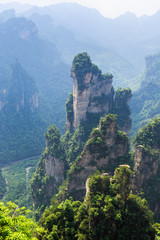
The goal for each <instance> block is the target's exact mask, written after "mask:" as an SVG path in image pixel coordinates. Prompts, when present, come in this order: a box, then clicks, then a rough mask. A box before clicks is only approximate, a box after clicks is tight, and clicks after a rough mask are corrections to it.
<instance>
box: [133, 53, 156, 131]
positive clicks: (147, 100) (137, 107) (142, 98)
mask: <svg viewBox="0 0 160 240" xmlns="http://www.w3.org/2000/svg"><path fill="white" fill-rule="evenodd" d="M159 79H160V54H156V55H153V56H148V57H146V69H145V72H144V74H143V75H142V77H141V81H142V83H141V87H140V89H139V90H138V91H136V92H135V93H134V94H133V97H132V99H131V105H130V106H131V112H132V119H133V121H132V135H134V134H135V133H136V131H137V130H138V129H139V128H140V127H141V126H142V125H144V124H146V123H147V122H149V121H151V120H152V119H153V118H156V117H160V81H159Z"/></svg>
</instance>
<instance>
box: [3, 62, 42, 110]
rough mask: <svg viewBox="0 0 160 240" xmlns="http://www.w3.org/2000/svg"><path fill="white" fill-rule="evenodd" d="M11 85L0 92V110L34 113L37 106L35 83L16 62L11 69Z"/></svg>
mask: <svg viewBox="0 0 160 240" xmlns="http://www.w3.org/2000/svg"><path fill="white" fill-rule="evenodd" d="M11 70H12V76H11V83H10V86H9V88H8V89H2V90H1V96H0V97H1V100H0V110H3V109H4V110H5V111H6V112H7V111H12V112H15V113H16V112H21V111H28V110H29V111H30V112H34V111H35V110H36V109H37V108H38V105H39V102H38V89H37V87H36V84H35V81H34V80H33V79H32V78H31V77H30V76H29V75H28V74H27V73H26V72H25V70H24V69H23V68H22V66H21V65H20V64H19V63H18V62H16V63H15V64H14V65H13V67H12V69H11Z"/></svg>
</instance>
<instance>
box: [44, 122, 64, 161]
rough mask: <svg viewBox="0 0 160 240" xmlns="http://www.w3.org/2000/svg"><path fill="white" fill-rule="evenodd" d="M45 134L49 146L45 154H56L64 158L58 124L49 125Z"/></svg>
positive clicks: (59, 157) (57, 156)
mask: <svg viewBox="0 0 160 240" xmlns="http://www.w3.org/2000/svg"><path fill="white" fill-rule="evenodd" d="M44 136H45V139H46V145H47V146H46V149H45V151H44V153H43V156H44V157H45V156H47V155H51V156H55V157H56V158H58V159H63V158H64V150H63V147H62V144H61V142H60V131H59V129H58V128H57V127H56V125H52V126H51V127H49V128H48V130H47V132H46V133H45V135H44Z"/></svg>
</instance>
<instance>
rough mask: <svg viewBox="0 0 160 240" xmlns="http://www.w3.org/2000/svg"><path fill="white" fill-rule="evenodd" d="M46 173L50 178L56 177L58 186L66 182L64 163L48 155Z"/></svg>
mask: <svg viewBox="0 0 160 240" xmlns="http://www.w3.org/2000/svg"><path fill="white" fill-rule="evenodd" d="M45 171H46V174H47V175H48V176H50V177H54V179H55V182H56V184H57V185H60V184H62V182H63V181H64V161H61V160H60V159H58V158H56V157H54V156H51V155H48V156H47V157H46V158H45Z"/></svg>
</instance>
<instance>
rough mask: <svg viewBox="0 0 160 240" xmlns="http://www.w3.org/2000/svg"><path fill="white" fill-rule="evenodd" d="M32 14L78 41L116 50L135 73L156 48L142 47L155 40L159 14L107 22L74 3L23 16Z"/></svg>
mask: <svg viewBox="0 0 160 240" xmlns="http://www.w3.org/2000/svg"><path fill="white" fill-rule="evenodd" d="M35 13H39V14H41V15H49V16H50V17H51V18H52V20H53V23H54V25H55V26H63V27H65V28H67V29H68V30H70V31H71V32H72V33H74V36H75V38H76V39H79V40H80V41H83V42H89V43H91V42H92V43H94V44H97V45H99V46H101V47H104V48H110V49H112V50H113V49H114V50H116V51H117V52H118V53H119V54H120V55H121V56H123V57H124V58H125V59H127V60H128V61H129V62H130V63H132V64H133V65H134V66H135V67H136V68H138V69H139V70H141V69H142V68H143V67H144V57H145V56H146V55H148V54H153V53H155V52H156V51H157V46H155V45H154V44H153V45H152V46H151V45H148V44H145V43H146V42H148V41H150V39H154V38H156V37H157V36H159V30H158V26H159V23H160V12H157V13H156V14H154V15H153V16H142V17H139V18H138V17H136V15H134V14H133V13H129V12H128V13H126V14H123V15H121V16H120V17H117V18H115V19H109V18H105V17H104V16H102V15H101V14H100V13H99V12H98V11H96V10H95V9H89V8H86V7H83V6H80V5H78V4H75V3H61V4H56V5H51V6H48V7H43V8H38V7H33V8H31V9H29V10H28V11H26V12H25V13H23V14H24V16H26V17H31V16H32V15H33V14H35ZM82 16H83V18H82ZM158 49H160V46H158Z"/></svg>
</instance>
